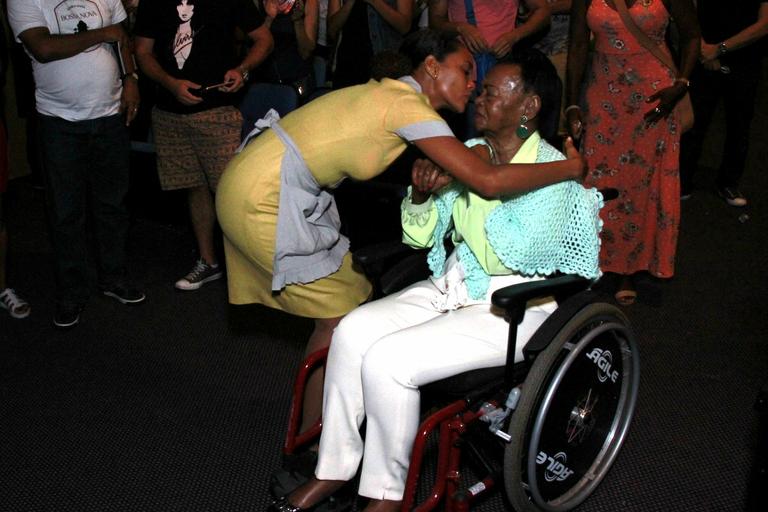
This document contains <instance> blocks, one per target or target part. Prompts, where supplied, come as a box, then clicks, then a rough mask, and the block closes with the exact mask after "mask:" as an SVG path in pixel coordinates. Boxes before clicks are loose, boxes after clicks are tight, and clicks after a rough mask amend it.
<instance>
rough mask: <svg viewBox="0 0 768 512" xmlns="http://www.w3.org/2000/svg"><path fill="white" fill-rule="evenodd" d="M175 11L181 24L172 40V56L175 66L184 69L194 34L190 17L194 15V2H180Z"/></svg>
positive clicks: (181, 0)
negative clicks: (174, 59)
mask: <svg viewBox="0 0 768 512" xmlns="http://www.w3.org/2000/svg"><path fill="white" fill-rule="evenodd" d="M176 11H177V12H178V13H179V20H180V21H181V23H179V28H177V29H176V37H175V38H174V40H173V56H174V57H175V58H176V66H177V67H178V68H179V69H184V64H185V63H186V62H187V59H188V58H189V54H190V53H191V52H192V42H193V40H194V38H195V33H194V32H193V31H192V16H194V14H195V5H194V0H192V1H190V0H180V1H179V3H178V4H177V5H176Z"/></svg>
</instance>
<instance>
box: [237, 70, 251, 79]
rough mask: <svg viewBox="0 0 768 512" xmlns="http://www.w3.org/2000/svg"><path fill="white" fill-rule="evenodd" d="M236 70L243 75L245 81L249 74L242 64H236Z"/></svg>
mask: <svg viewBox="0 0 768 512" xmlns="http://www.w3.org/2000/svg"><path fill="white" fill-rule="evenodd" d="M237 70H238V71H239V72H240V74H241V75H243V82H247V81H248V77H249V76H251V74H250V73H249V72H248V70H247V69H245V68H244V67H243V66H237Z"/></svg>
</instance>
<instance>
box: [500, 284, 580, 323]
mask: <svg viewBox="0 0 768 512" xmlns="http://www.w3.org/2000/svg"><path fill="white" fill-rule="evenodd" d="M591 283H592V281H591V280H590V279H586V278H584V277H581V276H579V275H576V274H566V275H562V276H557V277H552V278H548V279H542V280H540V281H531V282H528V283H520V284H514V285H511V286H507V287H505V288H501V289H499V290H496V291H495V292H493V295H492V296H491V302H492V303H493V305H494V306H497V307H500V308H502V309H504V310H506V311H507V314H510V315H511V316H514V317H516V316H517V315H512V313H513V311H514V310H516V309H517V310H519V312H520V313H522V312H523V311H525V305H526V303H527V302H528V301H529V300H531V299H537V298H541V297H548V296H550V295H553V296H555V297H557V298H560V297H568V296H570V295H574V294H575V293H578V292H580V291H583V290H586V289H587V288H588V287H589V285H590V284H591ZM520 319H522V316H521V317H520ZM515 320H516V321H519V319H518V318H515Z"/></svg>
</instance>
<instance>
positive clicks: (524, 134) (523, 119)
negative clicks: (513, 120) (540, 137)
mask: <svg viewBox="0 0 768 512" xmlns="http://www.w3.org/2000/svg"><path fill="white" fill-rule="evenodd" d="M527 122H528V116H526V115H525V114H523V115H522V116H520V126H518V127H517V130H515V134H516V135H517V136H518V137H520V138H521V139H523V140H525V139H527V138H528V137H530V136H531V130H529V129H528V127H527V126H525V123H527Z"/></svg>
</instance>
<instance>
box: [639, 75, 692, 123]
mask: <svg viewBox="0 0 768 512" xmlns="http://www.w3.org/2000/svg"><path fill="white" fill-rule="evenodd" d="M687 90H688V88H687V87H686V86H685V85H684V84H682V83H679V82H676V83H675V84H674V85H672V86H670V87H665V88H664V89H660V90H658V91H656V92H655V93H654V94H652V95H651V96H649V97H648V99H647V100H645V102H646V103H652V102H654V101H658V103H657V104H656V106H655V107H654V108H653V109H652V110H649V111H648V112H646V113H645V116H643V118H644V119H645V122H646V123H649V124H652V123H656V122H658V121H660V120H661V119H663V118H665V117H667V116H668V115H669V114H670V112H672V109H673V108H675V105H676V104H677V102H678V101H680V98H682V97H683V96H685V92H686V91H687Z"/></svg>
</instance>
